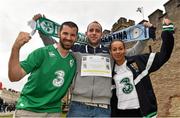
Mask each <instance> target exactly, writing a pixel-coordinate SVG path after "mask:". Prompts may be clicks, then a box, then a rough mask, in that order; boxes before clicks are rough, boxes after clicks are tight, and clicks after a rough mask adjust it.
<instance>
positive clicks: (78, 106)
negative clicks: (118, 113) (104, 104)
mask: <svg viewBox="0 0 180 118" xmlns="http://www.w3.org/2000/svg"><path fill="white" fill-rule="evenodd" d="M110 116H111V108H110V107H109V108H108V109H105V108H101V107H95V106H88V105H85V104H83V103H81V102H75V101H71V103H70V107H69V111H68V113H67V117H110Z"/></svg>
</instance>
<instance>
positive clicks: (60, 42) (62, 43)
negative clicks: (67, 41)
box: [60, 41, 72, 50]
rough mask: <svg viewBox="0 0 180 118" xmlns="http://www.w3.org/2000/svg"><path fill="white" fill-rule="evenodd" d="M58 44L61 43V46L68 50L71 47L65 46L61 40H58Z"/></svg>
mask: <svg viewBox="0 0 180 118" xmlns="http://www.w3.org/2000/svg"><path fill="white" fill-rule="evenodd" d="M60 44H61V46H62V48H63V49H65V50H69V49H71V48H72V46H70V47H66V46H65V45H64V44H63V43H62V41H60Z"/></svg>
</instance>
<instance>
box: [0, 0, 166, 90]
mask: <svg viewBox="0 0 180 118" xmlns="http://www.w3.org/2000/svg"><path fill="white" fill-rule="evenodd" d="M167 1H168V0H3V1H1V4H0V68H1V69H0V70H1V72H0V81H1V82H2V83H3V87H6V88H12V89H15V90H18V91H20V90H21V89H22V87H23V85H24V83H25V82H26V79H27V76H26V77H25V78H23V79H22V80H21V81H19V82H13V83H12V82H10V81H9V80H8V74H7V71H8V60H9V56H10V51H11V47H12V45H13V43H14V41H15V39H16V37H17V35H18V33H19V32H20V31H27V32H30V28H29V27H28V26H27V22H28V21H29V20H30V19H31V18H32V16H33V15H34V14H37V13H42V14H45V16H46V17H47V18H49V19H51V20H54V21H56V22H57V23H59V24H60V23H62V22H64V21H69V20H71V21H74V22H75V23H77V25H78V26H79V29H80V32H82V33H84V32H85V30H86V26H87V25H88V24H89V23H90V22H91V21H94V20H97V21H99V22H100V23H101V24H102V26H103V29H108V30H110V29H111V28H112V25H113V24H114V23H115V22H116V21H117V20H118V19H119V18H120V17H125V18H127V19H132V20H135V21H136V23H138V22H140V21H141V20H142V19H143V17H142V14H140V13H139V12H136V10H137V8H138V7H143V8H144V16H145V19H147V20H148V18H147V17H148V15H150V14H151V13H152V12H154V11H155V10H156V9H161V10H163V11H164V7H163V5H164V3H166V2H167ZM42 46H43V43H42V42H41V40H40V39H39V35H38V34H37V33H36V34H35V35H34V36H33V38H32V40H31V41H30V42H29V43H28V44H26V45H24V46H23V47H22V48H21V52H20V60H23V59H25V58H26V56H27V55H28V54H29V53H30V52H31V51H33V50H35V49H36V48H39V47H42Z"/></svg>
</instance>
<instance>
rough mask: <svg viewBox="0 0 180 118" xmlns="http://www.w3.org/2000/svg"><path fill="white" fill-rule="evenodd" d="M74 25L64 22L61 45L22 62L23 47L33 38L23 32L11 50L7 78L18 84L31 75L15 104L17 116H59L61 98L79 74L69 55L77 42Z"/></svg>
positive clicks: (34, 54) (35, 52)
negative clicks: (20, 54)
mask: <svg viewBox="0 0 180 118" xmlns="http://www.w3.org/2000/svg"><path fill="white" fill-rule="evenodd" d="M77 33H78V27H77V25H76V24H75V23H73V22H71V21H69V22H64V23H63V24H62V25H61V27H60V29H59V32H58V35H59V38H60V40H59V43H57V44H54V45H49V46H46V47H43V48H39V49H36V50H35V51H33V52H32V53H31V54H29V56H28V57H27V59H26V60H24V61H21V62H20V61H19V52H20V49H21V47H22V46H23V45H24V44H25V43H27V42H28V41H29V40H30V39H31V37H30V35H29V33H27V32H20V33H19V35H18V37H17V38H16V41H15V43H14V45H13V47H12V51H11V55H10V59H9V68H8V76H9V80H10V81H12V82H14V81H19V80H21V79H22V78H23V77H24V76H25V75H27V74H29V73H30V76H29V77H28V81H27V83H26V84H25V85H24V87H23V90H22V92H21V95H20V98H19V100H18V102H17V105H16V111H15V114H14V116H15V117H59V116H60V112H61V107H60V106H61V104H62V103H61V99H62V98H63V96H64V95H65V94H66V92H67V90H68V88H69V86H70V84H71V82H72V79H73V77H74V75H75V72H76V61H75V58H74V57H73V56H72V55H71V52H69V49H71V47H72V46H73V44H74V42H75V41H76V39H77Z"/></svg>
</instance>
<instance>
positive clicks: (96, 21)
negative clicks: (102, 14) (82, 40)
mask: <svg viewBox="0 0 180 118" xmlns="http://www.w3.org/2000/svg"><path fill="white" fill-rule="evenodd" d="M92 23H95V24H98V25H99V27H100V29H101V31H102V26H101V24H100V23H99V22H97V21H93V22H91V23H89V25H90V24H92ZM89 25H88V26H87V31H88V29H89Z"/></svg>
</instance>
